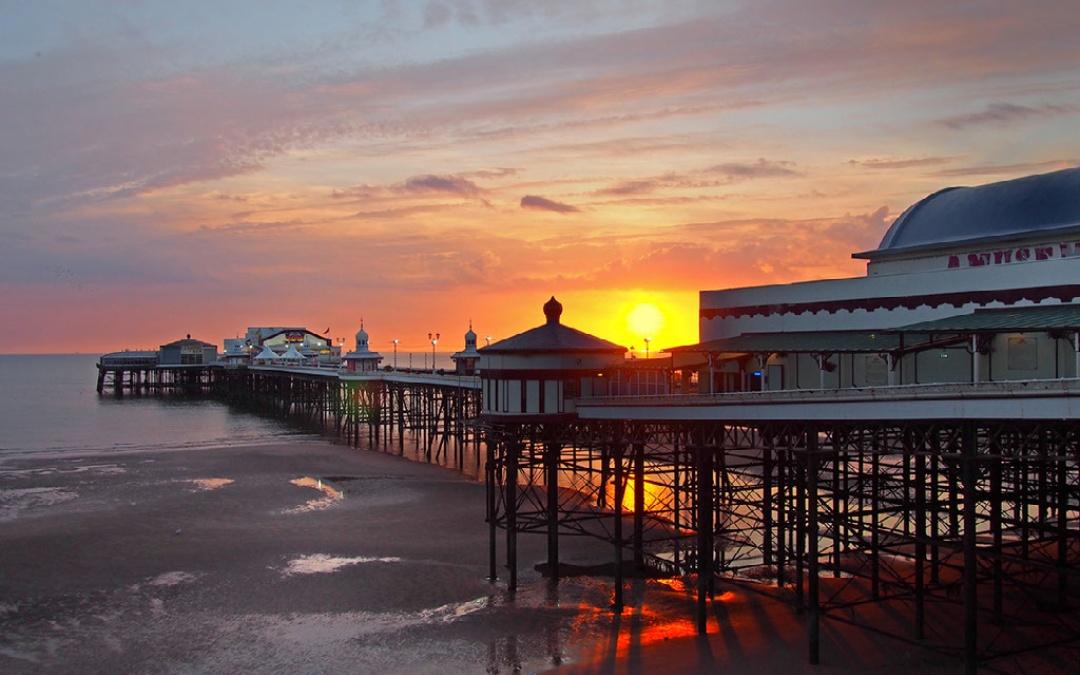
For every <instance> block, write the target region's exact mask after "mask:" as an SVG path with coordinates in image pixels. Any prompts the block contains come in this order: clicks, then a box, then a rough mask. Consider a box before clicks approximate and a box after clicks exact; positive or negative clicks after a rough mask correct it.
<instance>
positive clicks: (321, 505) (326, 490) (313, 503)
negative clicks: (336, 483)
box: [284, 476, 345, 513]
mask: <svg viewBox="0 0 1080 675" xmlns="http://www.w3.org/2000/svg"><path fill="white" fill-rule="evenodd" d="M289 482H290V483H292V484H293V485H296V486H297V487H308V488H312V489H315V490H318V491H319V492H321V493H323V496H322V497H318V498H315V499H309V500H307V501H306V502H305V503H303V504H301V505H300V506H294V507H293V508H291V509H285V510H284V513H306V512H308V511H321V510H323V509H328V508H330V507H331V506H333V505H334V504H336V503H337V502H339V501H341V500H342V499H344V498H345V495H344V493H342V491H341V490H338V489H336V488H334V487H332V486H330V485H327V484H326V483H324V482H323V481H322V479H321V478H312V477H311V476H304V477H303V478H294V479H292V480H291V481H289Z"/></svg>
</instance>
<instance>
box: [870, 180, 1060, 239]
mask: <svg viewBox="0 0 1080 675" xmlns="http://www.w3.org/2000/svg"><path fill="white" fill-rule="evenodd" d="M1072 229H1080V168H1073V169H1064V170H1062V171H1054V172H1052V173H1044V174H1039V175H1036V176H1026V177H1024V178H1016V179H1014V180H1007V181H1001V182H998V183H990V184H988V185H980V186H977V187H951V188H945V189H944V190H939V191H938V192H935V193H933V194H931V195H930V196H928V197H925V198H923V199H922V200H920V201H918V202H916V203H915V204H913V205H912V206H910V207H908V209H907V210H906V211H904V212H903V213H902V214H900V217H899V218H897V219H896V222H894V223H893V224H892V227H890V228H889V230H888V232H886V233H885V237H884V238H883V239H882V240H881V243H880V244H879V245H878V248H877V249H876V250H874V251H867V252H864V253H856V254H855V256H854V257H856V258H878V257H885V256H889V255H892V254H899V253H904V252H907V251H909V250H919V249H928V248H937V247H942V246H946V245H955V244H957V243H962V242H969V241H977V240H984V239H1010V238H1012V239H1015V238H1018V237H1020V236H1027V235H1032V234H1039V233H1044V232H1045V233H1050V234H1052V233H1055V232H1058V231H1060V232H1064V231H1066V230H1072Z"/></svg>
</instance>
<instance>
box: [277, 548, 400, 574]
mask: <svg viewBox="0 0 1080 675" xmlns="http://www.w3.org/2000/svg"><path fill="white" fill-rule="evenodd" d="M396 562H401V558H393V557H386V558H374V557H367V556H356V557H354V558H344V557H337V556H331V555H326V554H325V553H315V554H314V555H302V556H300V557H299V558H293V559H292V560H290V561H289V564H288V565H286V566H285V569H284V570H282V572H281V576H283V577H291V576H293V575H294V574H330V573H332V572H337V571H338V570H339V569H341V568H342V567H348V566H349V565H362V564H365V563H396Z"/></svg>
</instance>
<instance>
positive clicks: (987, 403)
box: [99, 357, 1080, 673]
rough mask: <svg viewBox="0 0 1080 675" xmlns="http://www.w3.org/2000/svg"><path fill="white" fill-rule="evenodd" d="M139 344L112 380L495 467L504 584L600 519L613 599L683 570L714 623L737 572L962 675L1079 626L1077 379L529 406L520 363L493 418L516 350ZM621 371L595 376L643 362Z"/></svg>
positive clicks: (457, 464)
mask: <svg viewBox="0 0 1080 675" xmlns="http://www.w3.org/2000/svg"><path fill="white" fill-rule="evenodd" d="M134 359H135V357H132V361H133V362H128V363H119V362H115V361H109V362H106V361H105V360H103V362H102V364H100V365H99V382H101V381H102V377H106V378H108V379H107V380H106V381H107V382H108V385H107V386H106V387H104V388H103V389H104V391H106V392H117V393H120V392H122V391H125V390H127V391H142V390H148V391H151V392H164V391H172V390H176V391H187V392H190V393H192V394H194V395H199V396H212V397H215V398H217V399H219V400H223V401H226V402H228V403H230V404H232V405H236V406H238V407H241V408H243V409H247V410H252V411H254V412H258V413H261V414H268V415H272V416H274V417H277V418H280V419H284V420H288V421H290V422H291V423H294V424H296V425H298V426H302V427H303V428H306V429H312V430H315V431H318V432H321V433H325V434H327V435H329V436H331V437H334V438H337V439H339V440H341V441H343V442H345V443H348V444H349V445H351V446H357V447H365V448H372V449H381V450H383V451H389V452H397V453H399V454H405V453H406V452H409V453H410V454H411V455H412V456H414V457H416V458H418V459H422V460H425V461H430V462H437V463H440V464H443V465H446V466H451V467H454V468H456V469H458V470H460V471H463V472H466V473H468V474H469V475H473V476H475V477H477V478H481V477H482V479H483V480H484V482H485V484H486V486H487V491H486V493H487V503H486V505H485V513H486V514H487V522H488V526H489V528H490V532H489V534H490V537H489V547H488V551H487V552H486V557H487V560H488V563H489V574H490V577H491V578H492V580H496V579H498V580H501V581H504V582H505V583H506V585H507V587H508V588H509V589H510V590H511V591H513V590H514V589H515V588H516V587H517V576H518V572H519V569H520V567H521V565H522V562H523V561H521V560H519V558H518V555H517V539H518V537H519V536H520V535H523V534H535V535H541V536H544V537H545V538H546V539H547V559H546V561H545V562H544V563H543V564H541V565H540V566H539V569H541V571H542V572H543V573H544V574H545V575H546V576H548V577H549V578H550V579H551V580H552V582H557V580H558V578H559V577H560V575H561V574H562V573H564V572H563V566H562V565H561V564H560V559H559V542H560V540H561V539H563V538H565V537H567V536H588V537H594V538H599V539H601V540H603V541H606V542H608V543H609V544H610V546H611V558H610V560H609V563H610V564H609V565H605V566H604V569H610V574H611V575H612V577H613V588H612V597H613V606H612V610H613V611H614V612H621V611H622V610H623V607H624V604H625V600H624V586H625V583H626V578H627V577H628V576H630V575H638V574H652V575H655V574H661V575H667V576H677V577H683V578H684V579H686V580H687V581H688V582H689V583H688V588H689V589H690V591H689V592H691V593H692V595H693V598H694V602H695V606H696V609H695V620H696V624H697V626H698V629H699V631H700V632H702V633H704V632H707V631H708V630H709V626H710V624H711V623H712V622H713V621H714V620H715V619H714V616H716V615H715V610H716V607H717V605H716V603H717V602H722V600H719V599H717V598H718V593H719V591H721V590H722V587H723V585H724V584H739V585H740V586H741V587H743V588H749V589H751V590H755V591H759V592H761V593H765V594H768V595H770V596H772V597H774V598H777V599H780V600H783V601H785V602H787V603H788V604H789V605H790V606H791V608H792V610H793V611H795V612H797V613H801V614H804V615H805V617H806V621H807V625H808V636H809V637H808V643H807V647H806V649H807V659H808V660H809V662H810V663H819V662H822V661H827V660H828V658H829V657H828V654H822V652H821V638H820V636H821V631H822V624H823V622H828V621H836V622H844V623H850V624H855V625H858V626H860V627H862V628H865V629H867V630H870V631H874V632H877V633H882V634H886V635H889V636H890V637H893V638H895V639H897V640H900V641H903V642H907V643H910V644H913V645H918V646H921V647H924V648H927V649H933V650H936V651H939V652H942V653H944V654H948V655H953V656H955V657H956V658H957V659H958V660H959V661H962V662H963V663H964V664H965V669H966V672H969V673H973V672H975V671H976V669H977V667H978V665H979V664H981V663H986V662H992V660H993V659H995V658H1000V657H1003V656H1007V655H1014V654H1017V653H1019V652H1022V651H1024V650H1029V649H1036V648H1038V647H1040V646H1052V645H1060V644H1065V643H1071V642H1074V641H1076V640H1077V639H1078V638H1080V614H1078V612H1077V606H1078V604H1080V525H1078V523H1080V506H1078V504H1080V423H1078V422H1077V419H1078V418H1080V414H1078V413H1080V381H1078V380H1076V379H1060V380H1036V381H1011V382H978V383H952V384H936V385H905V386H893V387H868V388H851V389H838V390H790V391H749V392H735V393H722V394H697V393H670V392H671V391H672V390H673V389H672V384H673V383H674V382H675V381H676V378H674V377H672V374H671V373H663V372H661V373H657V374H653V375H652V376H650V377H648V378H645V380H644V381H646V382H649V383H656V382H664V383H665V384H664V386H662V387H657V386H653V385H652V384H650V387H651V388H642V387H637V388H635V387H630V386H624V387H623V388H622V389H618V388H615V387H614V385H612V386H611V387H610V388H609V389H607V390H601V389H599V388H597V389H595V390H592V391H589V392H582V391H573V392H571V393H572V394H573V395H574V396H575V398H573V399H568V400H566V401H564V402H560V403H558V405H559V406H563V405H564V404H565V406H570V405H572V406H573V412H572V413H571V412H565V411H564V412H560V411H559V410H562V409H561V408H559V409H554V408H553V410H556V411H555V412H554V413H551V414H540V413H539V412H537V413H536V414H530V413H529V411H530V410H532V409H533V408H535V407H536V406H537V403H536V402H535V401H534V400H533V399H532V398H531V396H532V394H530V395H529V396H526V392H527V391H532V389H531V388H530V387H526V386H525V381H524V380H523V381H522V384H521V387H520V388H519V389H516V390H515V391H520V392H521V393H520V396H521V402H520V408H519V409H518V410H519V412H518V413H516V414H508V415H500V414H493V412H492V410H493V409H492V406H493V405H494V404H495V402H493V401H485V400H484V393H485V392H489V393H490V392H495V391H500V392H502V391H504V390H503V389H499V387H497V386H495V384H494V380H493V378H509V377H511V375H510V373H512V372H517V371H512V369H511V370H507V369H506V368H507V365H506V364H507V362H505V361H504V363H503V366H504V368H503V369H496V368H490V369H488V370H487V371H481V374H480V375H459V374H449V373H437V372H430V371H425V372H419V371H399V370H393V369H386V370H372V371H366V372H349V371H348V370H344V369H339V368H334V367H315V366H304V365H246V366H236V365H229V366H226V365H224V364H221V363H211V364H202V365H188V366H179V367H177V366H151V365H150V364H149V363H139V362H135V361H134ZM620 368H621V365H618V364H617V365H615V366H611V367H610V368H607V369H605V370H603V371H601V372H597V373H594V375H596V376H605V378H600V379H606V380H607V381H609V382H612V383H613V382H618V381H622V382H633V381H637V382H641V381H642V380H641V379H640V377H639V379H638V380H633V379H632V378H633V377H634V376H635V375H637V376H640V373H641V372H642V370H643V369H642V367H641V365H639V364H634V365H633V366H632V367H630V368H628V369H626V370H623V371H622V372H621V373H619V372H616V371H619V370H620ZM132 372H137V373H138V374H137V375H132V374H131V373H132ZM521 372H526V371H521ZM529 372H532V373H533V374H531V375H530V377H541V378H543V377H544V375H543V373H539V374H537V373H536V372H533V371H529ZM102 373H104V375H102ZM515 377H516V375H515ZM600 379H597V381H600ZM502 381H503V380H500V382H502ZM541 381H543V380H542V379H541ZM499 386H502V385H499ZM543 389H544V385H541V386H540V389H539V390H540V391H542V390H543ZM612 392H614V393H618V394H620V395H611V393H612ZM635 392H638V393H637V395H634V393H635ZM665 392H667V393H665ZM515 395H517V394H515ZM511 398H512V397H511ZM514 405H517V403H514ZM552 405H554V404H553V403H552V402H551V401H550V400H549V402H548V403H540V404H539V406H540V407H538V408H536V410H537V411H540V410H547V408H548V407H551V406H552ZM545 406H547V407H545ZM719 630H720V631H726V630H732V628H731V627H730V626H726V625H724V623H723V621H722V620H720V623H719Z"/></svg>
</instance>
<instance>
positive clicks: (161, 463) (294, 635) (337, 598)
mask: <svg viewBox="0 0 1080 675" xmlns="http://www.w3.org/2000/svg"><path fill="white" fill-rule="evenodd" d="M483 493H484V487H483V485H482V484H478V483H476V482H475V481H472V480H470V479H467V478H464V477H462V476H461V475H459V474H457V473H456V472H453V471H451V470H448V469H444V468H441V467H437V466H432V465H427V464H422V463H417V462H412V461H408V460H405V459H402V458H399V457H394V456H392V455H387V454H382V453H379V452H373V451H365V450H355V449H350V448H348V447H345V446H341V445H335V444H332V443H330V442H326V441H322V440H300V441H281V442H277V443H267V444H259V445H249V446H238V447H224V448H201V449H190V448H186V449H180V450H171V451H167V450H160V449H159V450H155V451H152V452H150V451H127V452H110V453H108V454H105V455H87V456H70V455H68V456H64V457H62V458H56V457H53V458H45V457H35V458H28V457H24V458H17V459H11V458H9V459H7V460H5V461H4V463H3V464H2V466H0V541H2V542H3V555H2V558H0V597H2V598H3V599H2V601H0V671H3V672H5V673H22V672H42V671H54V672H84V673H115V672H194V673H204V672H205V673H224V672H302V673H339V672H341V673H344V672H370V673H374V672H379V673H385V672H395V673H448V672H455V673H456V672H460V673H481V672H490V673H494V672H506V673H511V672H543V671H546V670H550V669H555V668H560V667H561V668H562V669H563V670H565V671H566V672H578V673H609V672H610V673H614V672H620V673H621V672H627V673H633V672H642V673H644V672H686V673H691V672H703V671H708V670H712V669H723V670H728V671H733V672H777V671H780V670H783V671H788V672H822V671H823V670H824V671H837V672H882V673H885V672H890V673H892V672H896V673H899V672H908V671H910V670H911V669H913V668H918V669H920V670H923V671H928V672H954V671H955V669H956V667H957V662H956V661H955V660H953V659H949V658H945V657H941V656H938V655H935V654H933V653H932V652H929V651H927V650H922V649H918V648H914V647H911V646H908V645H904V644H902V643H897V642H895V641H890V640H887V639H884V638H875V637H874V636H872V635H871V634H869V633H868V632H866V631H860V630H858V629H853V628H846V627H841V624H837V623H834V622H826V623H825V624H824V628H823V647H822V650H823V654H824V656H823V665H822V666H821V667H819V668H814V667H811V666H809V665H808V664H807V662H806V656H805V655H806V638H805V626H804V616H803V615H801V614H798V613H796V612H795V611H793V610H792V609H791V607H790V606H789V605H787V604H785V603H782V602H779V601H777V600H775V599H772V598H769V597H768V596H767V595H765V596H763V595H760V594H756V593H752V592H750V591H748V590H744V589H743V588H742V587H740V586H738V585H733V584H721V585H720V587H719V589H720V590H719V591H718V596H717V598H718V600H717V602H716V603H715V604H714V606H713V614H712V617H711V620H710V634H709V636H707V637H704V638H700V637H698V636H696V634H695V631H694V626H693V623H692V616H693V613H692V606H693V599H692V594H691V593H690V592H689V589H688V588H687V587H685V586H684V585H683V582H682V581H680V580H641V579H637V580H631V581H630V582H628V587H627V597H628V605H629V606H628V607H627V609H626V610H625V611H624V613H623V614H622V615H621V616H616V615H614V614H612V612H611V611H610V610H609V603H610V600H611V579H610V578H590V577H574V578H569V579H564V580H562V581H561V582H560V583H559V584H558V585H553V584H551V583H549V582H548V581H547V580H546V579H544V578H542V577H541V576H540V574H539V573H538V572H537V571H535V570H534V565H535V564H537V563H540V562H542V561H543V560H544V548H543V547H544V538H543V537H531V536H522V537H520V538H519V541H520V551H521V560H522V565H521V568H522V569H521V586H520V588H519V590H518V591H517V593H514V594H510V593H508V592H507V590H506V587H505V585H504V583H503V581H501V580H500V581H496V582H495V583H492V582H490V581H489V580H488V579H487V578H486V575H487V568H486V561H487V557H486V556H487V527H486V524H485V523H484V512H483V509H484V506H483V504H484V500H483ZM501 545H502V541H501V534H500V552H501ZM562 552H563V561H564V562H569V563H596V562H598V561H605V560H608V559H610V548H609V547H608V546H607V545H603V544H601V543H599V542H596V541H592V540H588V539H581V538H566V539H564V543H563V547H562ZM500 554H501V553H500ZM1066 656H1067V654H1066V655H1064V656H1063V655H1061V654H1059V655H1058V656H1057V657H1056V658H1065V657H1066ZM1026 663H1027V664H1028V665H1030V664H1031V661H1030V660H1029V661H1027V662H1026ZM1035 663H1036V664H1039V663H1042V664H1043V665H1045V666H1046V667H1047V668H1048V669H1049V670H1051V671H1052V670H1055V669H1057V668H1058V667H1062V666H1061V662H1060V661H1054V660H1050V661H1045V660H1043V661H1038V660H1037V661H1035ZM1065 663H1068V661H1065ZM1055 664H1057V665H1056V666H1055ZM1002 665H1006V664H1002ZM1005 670H1006V671H1008V670H1011V668H1006V669H1005Z"/></svg>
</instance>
